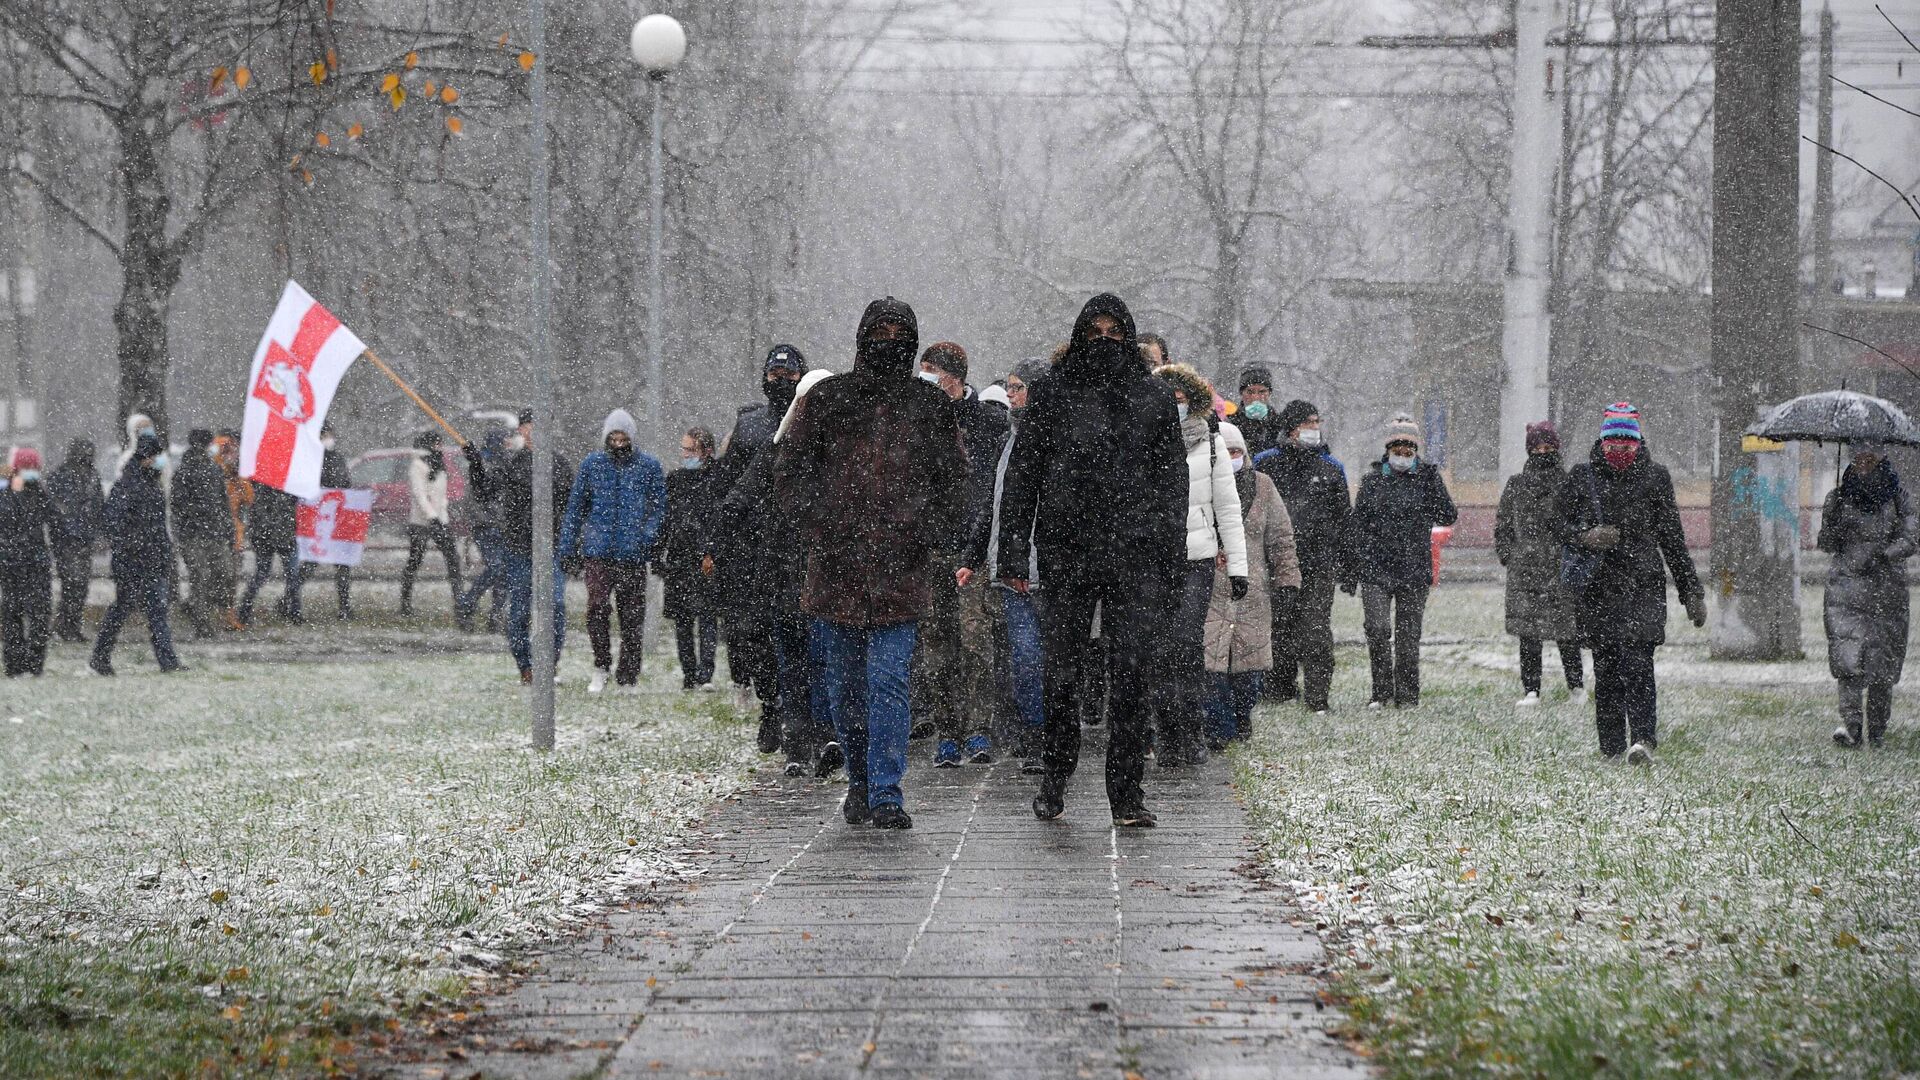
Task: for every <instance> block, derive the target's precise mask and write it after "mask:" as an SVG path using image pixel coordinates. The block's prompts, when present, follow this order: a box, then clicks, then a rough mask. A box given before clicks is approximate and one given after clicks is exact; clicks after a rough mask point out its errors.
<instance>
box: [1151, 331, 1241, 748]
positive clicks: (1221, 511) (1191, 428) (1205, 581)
mask: <svg viewBox="0 0 1920 1080" xmlns="http://www.w3.org/2000/svg"><path fill="white" fill-rule="evenodd" d="M1154 374H1155V375H1157V376H1159V377H1160V378H1161V379H1162V380H1164V381H1165V382H1166V383H1167V385H1169V386H1171V387H1172V388H1173V397H1174V401H1175V402H1177V403H1178V404H1179V408H1180V431H1181V434H1182V435H1183V436H1185V438H1186V444H1187V565H1186V570H1185V572H1184V576H1183V579H1182V581H1181V587H1180V591H1179V594H1178V597H1179V604H1178V606H1177V608H1176V609H1175V611H1174V612H1173V613H1172V616H1171V618H1170V619H1168V621H1167V628H1166V635H1165V637H1164V639H1163V640H1162V641H1161V644H1160V650H1159V652H1160V659H1161V665H1160V672H1159V677H1158V678H1157V679H1156V680H1155V685H1154V698H1155V700H1154V716H1155V718H1156V721H1157V723H1156V728H1157V730H1156V732H1155V735H1154V750H1153V755H1154V761H1155V762H1156V763H1157V764H1158V765H1159V766H1160V767H1161V768H1163V769H1172V768H1179V767H1181V766H1184V765H1198V764H1200V763H1201V762H1203V761H1205V760H1207V744H1206V741H1205V740H1204V739H1203V737H1202V735H1201V724H1202V717H1201V707H1202V705H1203V704H1204V703H1205V701H1206V698H1207V689H1208V680H1207V665H1206V630H1207V608H1208V607H1209V606H1210V605H1211V604H1212V602H1213V575H1214V562H1215V560H1216V559H1218V558H1219V557H1220V556H1221V555H1225V556H1226V562H1227V566H1226V571H1227V581H1228V588H1229V589H1231V590H1232V593H1233V597H1234V599H1236V600H1238V599H1240V598H1241V597H1243V596H1245V595H1246V594H1247V588H1248V582H1247V534H1246V527H1245V524H1244V523H1243V521H1242V519H1241V513H1240V492H1239V490H1238V489H1237V488H1236V487H1235V486H1234V483H1233V457H1232V455H1231V453H1230V452H1229V450H1228V447H1227V444H1226V440H1224V439H1222V438H1221V437H1220V433H1219V421H1218V420H1217V419H1216V418H1215V417H1214V414H1213V386H1212V384H1210V383H1208V382H1207V380H1206V379H1205V378H1203V377H1201V375H1200V373H1199V372H1197V371H1195V370H1194V369H1193V368H1191V367H1189V366H1188V365H1186V364H1168V365H1166V366H1165V367H1161V368H1157V369H1155V371H1154Z"/></svg>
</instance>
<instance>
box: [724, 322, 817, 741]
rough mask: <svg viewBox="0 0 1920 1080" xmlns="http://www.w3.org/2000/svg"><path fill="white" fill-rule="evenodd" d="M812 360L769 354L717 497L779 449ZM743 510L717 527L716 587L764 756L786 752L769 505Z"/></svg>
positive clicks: (735, 673) (777, 351)
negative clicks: (767, 571)
mask: <svg viewBox="0 0 1920 1080" xmlns="http://www.w3.org/2000/svg"><path fill="white" fill-rule="evenodd" d="M806 373H807V358H806V357H805V356H803V355H801V353H800V350H799V349H797V348H794V347H793V346H792V345H775V346H774V347H773V348H771V349H769V350H767V356H766V360H765V361H764V362H763V363H762V364H761V366H760V392H761V395H762V396H763V397H764V398H765V399H766V400H765V402H764V403H761V402H756V403H754V404H750V405H742V406H741V407H740V416H739V418H738V419H737V420H735V421H734V425H733V433H732V434H730V435H728V436H727V439H726V441H725V442H724V443H722V444H721V456H720V459H719V460H718V461H716V462H715V463H714V464H713V475H712V476H711V477H710V478H709V479H708V483H709V484H710V485H712V490H713V493H714V497H715V498H716V499H721V500H727V499H731V496H732V494H733V492H734V489H735V488H736V487H737V486H738V485H739V484H740V482H741V481H742V480H743V479H744V478H745V477H746V476H747V474H748V473H749V472H750V471H751V470H752V468H753V464H754V462H755V461H756V460H757V459H758V458H759V457H760V456H761V455H762V454H767V453H771V452H772V447H773V436H774V433H775V432H776V431H778V430H779V428H780V421H781V420H782V419H784V418H785V417H786V415H787V407H788V406H790V405H792V404H793V395H794V392H795V391H796V390H797V389H798V387H799V385H800V377H801V376H802V375H805V374H806ZM726 505H729V506H730V507H736V508H738V509H729V510H723V511H721V512H720V513H719V514H718V515H717V516H716V519H715V529H714V550H713V561H714V585H715V591H716V598H717V600H718V602H719V605H720V609H721V634H722V635H723V636H724V637H725V638H726V642H727V673H728V675H729V676H730V677H731V679H732V681H733V686H734V706H735V708H737V709H738V710H739V711H740V712H742V713H745V712H748V711H749V710H750V709H751V708H752V707H753V704H754V702H755V701H756V700H757V701H758V702H759V704H760V730H759V736H758V739H757V743H758V746H759V748H760V752H761V753H763V754H771V753H775V752H777V751H778V750H779V749H780V710H779V708H778V704H777V703H778V701H779V696H780V671H779V663H778V660H777V657H776V655H775V652H774V646H773V619H772V616H771V615H770V612H771V610H772V608H773V604H774V600H775V598H774V596H773V595H771V594H770V593H769V592H768V591H767V589H766V583H765V581H764V579H763V578H762V576H761V575H760V574H759V572H758V567H759V565H760V554H761V549H762V546H763V545H762V539H763V526H764V517H765V514H764V511H765V505H764V502H763V501H762V499H761V498H754V499H746V498H742V499H735V500H732V501H731V502H730V503H728V504H726Z"/></svg>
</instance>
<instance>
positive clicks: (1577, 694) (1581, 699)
mask: <svg viewBox="0 0 1920 1080" xmlns="http://www.w3.org/2000/svg"><path fill="white" fill-rule="evenodd" d="M1589 700H1591V699H1590V698H1588V697H1587V688H1586V687H1584V686H1576V687H1574V688H1573V689H1571V690H1569V691H1567V704H1569V705H1585V704H1586V703H1587V702H1588V701H1589Z"/></svg>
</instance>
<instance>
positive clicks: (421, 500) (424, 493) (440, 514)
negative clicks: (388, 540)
mask: <svg viewBox="0 0 1920 1080" xmlns="http://www.w3.org/2000/svg"><path fill="white" fill-rule="evenodd" d="M427 454H428V451H426V450H415V451H414V452H413V461H412V462H410V463H409V464H408V465H407V490H408V492H410V493H411V494H412V496H413V499H412V503H413V505H412V507H411V508H410V509H409V510H408V512H407V524H408V525H415V526H419V525H435V524H438V525H446V524H448V523H449V522H451V521H452V520H453V517H452V514H451V513H450V512H449V509H448V506H447V470H445V469H441V470H440V473H439V475H438V476H429V475H428V474H429V473H430V472H431V467H430V466H429V465H428V463H427Z"/></svg>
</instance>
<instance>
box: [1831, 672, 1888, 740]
mask: <svg viewBox="0 0 1920 1080" xmlns="http://www.w3.org/2000/svg"><path fill="white" fill-rule="evenodd" d="M1839 682H1840V719H1841V720H1842V721H1843V722H1844V723H1845V724H1846V725H1847V733H1848V734H1849V735H1852V736H1853V741H1854V742H1859V741H1860V736H1861V734H1862V733H1861V730H1860V727H1861V725H1860V721H1861V708H1860V701H1861V699H1862V698H1863V697H1864V698H1865V699H1866V705H1867V707H1866V710H1865V713H1866V716H1865V719H1866V732H1865V734H1866V738H1867V741H1868V742H1870V743H1873V744H1874V745H1875V746H1878V745H1879V744H1880V742H1881V741H1882V740H1884V739H1885V738H1886V737H1887V721H1888V720H1890V719H1892V718H1893V684H1892V683H1890V682H1885V681H1879V682H1876V681H1874V680H1872V679H1869V678H1866V677H1865V676H1859V677H1855V678H1846V679H1841V680H1840V681H1839Z"/></svg>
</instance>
